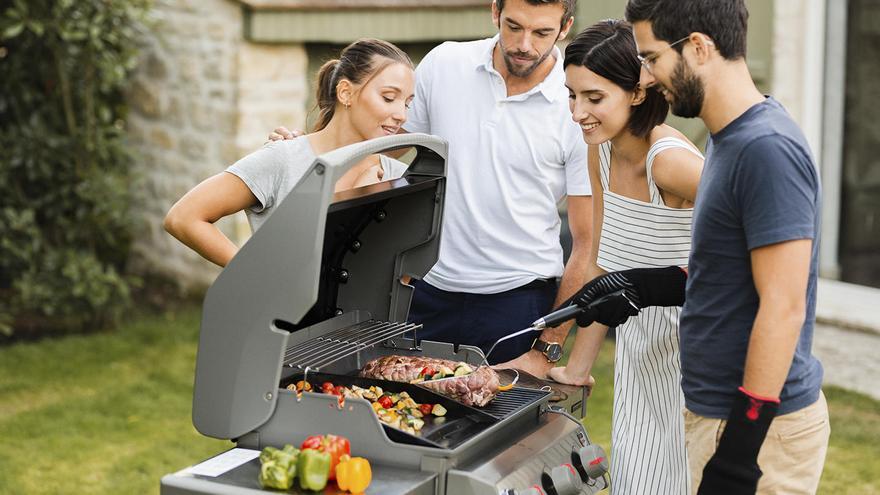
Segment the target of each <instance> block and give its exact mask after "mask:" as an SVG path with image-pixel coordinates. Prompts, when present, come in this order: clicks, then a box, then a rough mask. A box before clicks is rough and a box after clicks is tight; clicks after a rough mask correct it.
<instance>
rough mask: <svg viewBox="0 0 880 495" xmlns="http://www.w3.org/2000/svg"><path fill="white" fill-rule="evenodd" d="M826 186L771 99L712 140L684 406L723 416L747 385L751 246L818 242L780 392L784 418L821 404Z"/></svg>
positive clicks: (689, 311)
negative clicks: (817, 341) (819, 290)
mask: <svg viewBox="0 0 880 495" xmlns="http://www.w3.org/2000/svg"><path fill="white" fill-rule="evenodd" d="M819 207H820V186H819V177H818V171H817V170H816V166H815V164H814V163H813V159H812V157H811V155H810V151H809V146H808V145H807V142H806V139H805V138H804V136H803V134H802V133H801V131H800V129H799V128H798V127H797V125H796V124H795V123H794V121H793V120H792V119H791V117H790V116H789V115H788V113H787V112H786V111H785V109H784V108H782V106H781V105H780V104H779V103H778V102H777V101H776V100H774V99H772V98H767V99H766V100H765V101H763V102H762V103H759V104H757V105H755V106H753V107H752V108H750V109H749V110H748V111H746V112H745V113H744V114H743V115H741V116H740V117H739V118H737V119H736V120H734V121H733V122H731V123H730V124H729V125H727V126H726V127H725V128H724V129H722V130H721V131H720V132H718V133H717V134H715V135H713V136H711V138H710V140H709V145H708V146H707V151H706V162H705V166H704V168H703V175H702V177H701V179H700V186H699V189H698V194H697V199H696V203H695V206H694V216H693V238H692V248H691V254H690V259H689V262H688V267H689V274H688V283H687V299H686V302H685V304H684V308H683V309H682V313H681V323H680V328H679V331H680V335H681V367H682V388H683V390H684V395H685V404H686V405H687V408H688V409H690V410H691V411H693V412H695V413H697V414H699V415H702V416H706V417H712V418H726V417H727V415H728V413H729V411H730V407H731V404H732V402H733V398H734V397H735V394H736V390H737V387H739V386H740V385H742V380H743V373H744V370H745V358H746V352H747V349H748V345H749V337H750V335H751V331H752V326H753V325H754V322H755V316H756V315H757V312H758V303H759V299H758V293H757V291H756V290H755V283H754V279H753V276H752V266H751V256H750V252H751V250H753V249H756V248H759V247H762V246H767V245H770V244H776V243H780V242H785V241H791V240H797V239H812V240H813V250H812V256H811V259H810V274H809V281H808V284H807V292H806V293H805V294H804V298H805V300H806V303H807V307H806V310H807V311H806V319H805V320H804V325H803V328H802V329H801V334H800V340H799V341H798V344H797V348H796V351H795V356H794V361H793V362H792V365H791V369H790V371H789V373H788V377H787V378H786V382H785V386H784V387H783V389H782V393H781V395H780V399H781V404H780V406H779V414H786V413H790V412H793V411H797V410H799V409H801V408H803V407H806V406H808V405H810V404H812V403H813V402H815V401H816V400H817V399H818V397H819V389H820V386H821V384H822V364H821V363H820V362H819V360H817V359H816V357H815V356H813V354H812V352H811V348H812V343H813V323H814V321H815V313H816V277H817V272H818V252H819V218H820V211H819Z"/></svg>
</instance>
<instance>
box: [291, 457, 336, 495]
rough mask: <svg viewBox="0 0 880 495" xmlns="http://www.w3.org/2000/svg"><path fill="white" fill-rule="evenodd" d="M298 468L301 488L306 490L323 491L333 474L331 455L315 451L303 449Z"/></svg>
mask: <svg viewBox="0 0 880 495" xmlns="http://www.w3.org/2000/svg"><path fill="white" fill-rule="evenodd" d="M296 468H297V471H298V472H299V486H301V487H302V488H303V489H305V490H315V491H320V490H323V489H324V487H325V486H327V480H328V479H329V478H330V474H331V473H333V472H332V471H331V470H330V453H329V452H319V451H317V450H315V449H303V451H302V452H300V453H299V460H298V462H297V466H296ZM333 474H334V475H335V474H336V473H333Z"/></svg>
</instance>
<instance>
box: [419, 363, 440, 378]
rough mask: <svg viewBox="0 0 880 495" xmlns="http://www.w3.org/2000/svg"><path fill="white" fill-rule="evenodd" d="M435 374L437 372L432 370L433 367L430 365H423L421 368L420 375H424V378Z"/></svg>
mask: <svg viewBox="0 0 880 495" xmlns="http://www.w3.org/2000/svg"><path fill="white" fill-rule="evenodd" d="M436 374H437V372H436V371H434V368H432V367H430V366H425V367H424V368H422V372H421V375H422V376H424V377H425V378H426V379H427V378H428V377H431V376H434V375H436Z"/></svg>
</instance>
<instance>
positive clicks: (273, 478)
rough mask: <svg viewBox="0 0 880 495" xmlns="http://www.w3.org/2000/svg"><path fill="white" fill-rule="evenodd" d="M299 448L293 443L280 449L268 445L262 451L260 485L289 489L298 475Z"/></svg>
mask: <svg viewBox="0 0 880 495" xmlns="http://www.w3.org/2000/svg"><path fill="white" fill-rule="evenodd" d="M298 456H299V450H297V449H295V448H294V447H293V445H285V446H284V448H283V449H281V450H278V449H276V448H275V447H266V448H265V449H263V451H262V452H260V477H259V480H260V485H261V486H262V487H263V488H272V489H275V490H288V489H290V487H291V486H293V479H294V478H295V477H296V468H297V460H298V459H297V458H298Z"/></svg>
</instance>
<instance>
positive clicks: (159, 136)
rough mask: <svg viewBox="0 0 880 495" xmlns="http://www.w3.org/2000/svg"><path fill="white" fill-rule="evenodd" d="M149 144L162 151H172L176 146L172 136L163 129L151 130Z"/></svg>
mask: <svg viewBox="0 0 880 495" xmlns="http://www.w3.org/2000/svg"><path fill="white" fill-rule="evenodd" d="M149 142H150V144H153V145H155V146H158V147H159V148H160V149H163V150H172V149H174V147H175V145H176V144H177V143H176V140H175V138H174V136H172V135H171V133H170V132H168V131H167V130H166V129H163V128H157V129H153V131H152V132H150V139H149Z"/></svg>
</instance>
